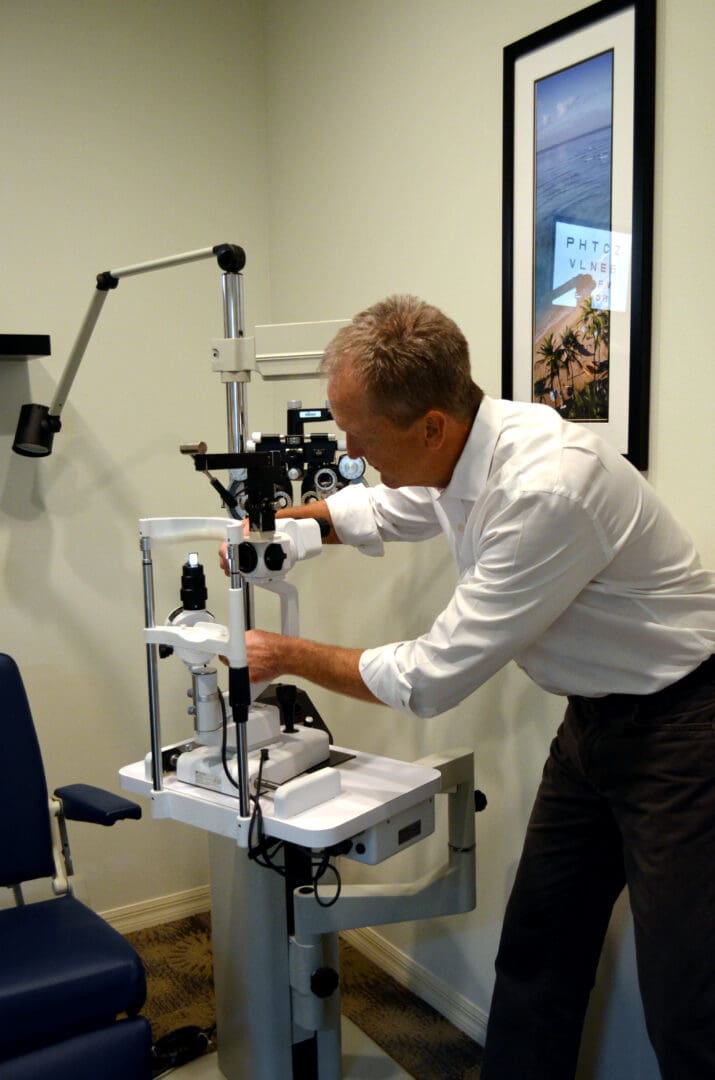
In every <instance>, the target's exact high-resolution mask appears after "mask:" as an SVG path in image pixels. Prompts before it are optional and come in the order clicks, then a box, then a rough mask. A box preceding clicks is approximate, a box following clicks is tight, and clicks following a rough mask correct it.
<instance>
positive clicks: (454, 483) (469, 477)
mask: <svg viewBox="0 0 715 1080" xmlns="http://www.w3.org/2000/svg"><path fill="white" fill-rule="evenodd" d="M501 419H502V415H501V403H500V402H499V401H496V400H495V399H494V398H490V397H487V395H486V394H485V395H484V397H483V398H482V402H481V404H480V406H479V411H478V413H477V415H476V417H475V419H474V423H473V424H472V427H471V430H470V432H469V435H468V436H467V441H466V443H465V444H464V448H463V449H462V453H461V454H460V455H459V458H458V460H457V464H456V465H455V467H454V471H453V473H452V476H451V478H450V481H449V483H448V484H447V486H446V487H445V488H443V489H442V490H441V491H439V492H438V493H437V497H438V498H439V500H440V501H441V500H442V499H463V500H466V501H473V500H475V499H477V498H478V497H479V496H480V495H481V494H482V492H483V491H484V488H485V487H486V483H487V479H488V477H489V470H490V468H491V464H492V458H493V457H494V450H495V448H496V444H497V439H498V438H499V432H500V430H501Z"/></svg>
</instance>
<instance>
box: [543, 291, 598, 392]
mask: <svg viewBox="0 0 715 1080" xmlns="http://www.w3.org/2000/svg"><path fill="white" fill-rule="evenodd" d="M581 322H582V319H581V313H580V309H579V308H572V307H553V308H552V312H551V317H550V318H547V319H543V320H542V321H541V323H540V326H539V328H538V330H537V334H538V336H537V337H536V339H535V343H534V352H533V357H532V371H533V382H532V385H533V387H534V400H535V401H541V402H543V404H546V405H553V406H554V407H555V408H559V407H560V406H561V405H563V404H564V403H565V402H564V400H562V397H561V394H560V392H559V384H558V380H555V381H554V386H553V390H554V393H555V400H554V399H552V398H551V397H550V389H551V387H550V386H548V384H547V382H546V379H547V372H548V368H547V364H546V361H545V360H544V358H543V357H542V355H541V353H540V351H539V349H540V346H541V344H542V342H544V341H545V339H546V338H547V337H548V336H549V334H553V338H554V342H555V344H557V345H558V344H559V343H560V342H561V338H562V335H563V334H565V333H566V331H567V330H568V329H569V327H573V328H574V329H575V330H577V332H578V338H579V341H580V343H581V344H580V349H579V359H580V360H581V365H582V366H581V367H579V365H578V363H574V364H573V365H572V373H573V388H574V391H580V390H583V388H584V387H585V386H587V385H588V384H589V383H591V382H600V381H603V380H607V379H608V345H607V344H603V345H601V348H600V350H599V370H598V371H597V370H596V368H595V363H594V355H593V348H592V344H593V343H592V342H591V341H589V340H588V339H587V340H586V341H585V342H584V341H583V337H582V334H581ZM560 378H561V386H562V387H563V391H564V394H567V388H568V387H570V386H571V379H570V378H569V376H568V374H567V372H566V369H565V368H561V371H560ZM539 384H541V386H542V387H543V393H542V394H541V396H539V393H538V391H537V387H538V386H539Z"/></svg>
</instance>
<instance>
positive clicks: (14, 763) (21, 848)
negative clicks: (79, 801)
mask: <svg viewBox="0 0 715 1080" xmlns="http://www.w3.org/2000/svg"><path fill="white" fill-rule="evenodd" d="M0 747H1V748H2V749H1V751H0V752H1V753H2V761H3V769H2V777H1V778H0V885H17V884H20V883H21V882H23V881H31V880H33V879H34V878H40V877H50V876H52V874H53V873H54V859H53V855H52V830H51V826H50V815H49V809H48V799H47V781H46V780H45V770H44V768H43V765H42V754H41V753H40V745H39V743H38V741H37V734H36V732H35V725H34V724H33V722H32V713H31V712H30V705H29V703H28V700H27V694H26V693H25V687H24V685H23V682H22V677H21V675H20V671H19V669H18V666H17V664H16V663H15V661H14V660H13V659H12V657H11V656H7V655H6V654H5V653H0Z"/></svg>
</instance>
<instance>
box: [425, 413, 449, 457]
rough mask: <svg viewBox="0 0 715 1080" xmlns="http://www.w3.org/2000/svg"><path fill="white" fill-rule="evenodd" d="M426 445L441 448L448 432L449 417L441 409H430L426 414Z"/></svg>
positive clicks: (434, 448) (432, 448)
mask: <svg viewBox="0 0 715 1080" xmlns="http://www.w3.org/2000/svg"><path fill="white" fill-rule="evenodd" d="M424 425H425V426H424V432H425V445H426V446H428V447H429V448H430V449H431V450H439V449H440V448H441V447H442V445H443V443H444V440H445V436H446V434H447V417H446V416H445V414H444V413H443V412H442V411H441V410H440V409H430V411H429V412H428V413H425V416H424Z"/></svg>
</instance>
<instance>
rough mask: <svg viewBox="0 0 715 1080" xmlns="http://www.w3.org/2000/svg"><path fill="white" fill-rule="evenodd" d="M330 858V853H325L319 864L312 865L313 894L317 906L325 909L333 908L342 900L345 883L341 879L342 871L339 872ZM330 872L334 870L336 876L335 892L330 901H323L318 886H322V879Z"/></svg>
mask: <svg viewBox="0 0 715 1080" xmlns="http://www.w3.org/2000/svg"><path fill="white" fill-rule="evenodd" d="M330 856H331V852H330V851H324V852H323V857H322V858H321V859H320V861H319V862H318V863H313V865H312V870H313V893H314V895H315V902H316V904H319V905H320V906H321V907H324V908H328V907H332V906H333V904H335V903H337V901H338V900H339V899H340V893H341V891H342V887H343V881H342V878H341V877H340V871H339V870H338V868H337V866H336V865H335V863H331V861H330ZM328 870H332V872H333V874H334V876H335V892H334V894H333V895H332V896H331V897H330V899H329V900H321V898H320V893H319V891H318V886H319V885H320V881H321V878H323V877H324V875H325V874H326V873H327V871H328Z"/></svg>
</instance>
